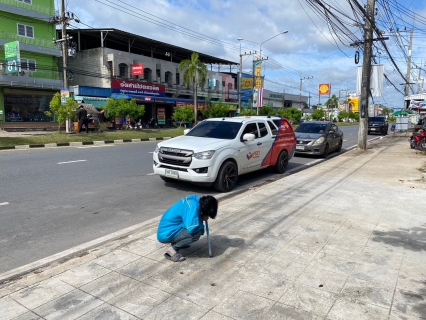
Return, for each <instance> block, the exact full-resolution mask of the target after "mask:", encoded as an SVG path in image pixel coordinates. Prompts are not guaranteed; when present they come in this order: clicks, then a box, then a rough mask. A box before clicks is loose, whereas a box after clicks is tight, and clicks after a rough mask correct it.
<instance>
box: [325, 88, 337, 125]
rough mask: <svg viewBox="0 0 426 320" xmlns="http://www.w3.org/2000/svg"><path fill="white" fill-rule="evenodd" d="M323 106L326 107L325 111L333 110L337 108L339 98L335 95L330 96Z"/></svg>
mask: <svg viewBox="0 0 426 320" xmlns="http://www.w3.org/2000/svg"><path fill="white" fill-rule="evenodd" d="M325 105H326V106H327V109H330V108H331V109H333V110H335V109H337V108H338V107H339V98H338V97H336V95H335V94H333V95H332V96H331V98H330V99H328V100H327V101H326V103H325ZM329 118H330V115H329ZM330 120H331V119H330Z"/></svg>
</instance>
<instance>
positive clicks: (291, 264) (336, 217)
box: [0, 136, 426, 320]
mask: <svg viewBox="0 0 426 320" xmlns="http://www.w3.org/2000/svg"><path fill="white" fill-rule="evenodd" d="M425 160H426V158H425V156H424V155H423V154H421V153H420V152H419V151H416V150H411V149H410V148H409V145H408V142H407V137H405V136H402V137H399V136H396V137H394V136H388V137H386V138H384V139H381V140H377V141H374V143H372V144H370V145H369V150H368V151H367V152H360V151H357V150H353V151H350V152H347V153H345V154H343V155H341V156H339V157H335V158H332V159H330V160H328V161H325V162H323V163H320V164H318V165H316V166H314V167H312V168H309V169H307V170H304V171H301V172H298V173H295V174H293V175H290V176H287V177H285V178H284V179H280V180H278V181H275V182H272V183H270V184H268V185H265V186H263V187H260V188H258V189H253V190H250V191H248V192H246V193H244V194H240V195H237V196H235V197H232V198H225V199H224V200H223V201H221V202H220V207H219V214H218V218H217V219H216V220H214V221H211V222H210V223H209V225H210V231H211V238H212V244H213V255H214V257H213V258H209V257H208V250H207V245H206V239H205V237H202V238H201V239H200V241H198V242H196V243H194V244H193V245H192V246H191V248H189V250H186V251H185V252H184V255H185V256H187V260H186V261H185V262H182V263H173V262H170V261H168V260H165V259H164V257H163V254H164V252H165V250H166V248H165V247H164V246H163V245H161V244H159V243H158V242H157V241H156V224H157V222H158V219H159V218H157V219H154V220H151V221H150V222H149V223H147V224H146V225H145V227H143V228H140V229H138V230H135V231H134V232H133V233H131V234H130V235H129V236H127V237H123V238H121V239H118V240H115V241H111V242H108V243H107V244H104V245H101V246H99V247H96V248H94V249H91V250H87V251H86V252H84V253H82V254H79V256H76V257H73V258H71V259H69V260H67V261H63V262H61V263H57V264H55V265H50V266H48V267H45V268H42V269H38V270H36V271H35V272H32V273H30V274H27V275H25V276H22V277H17V278H16V279H12V280H10V281H9V282H6V283H3V284H2V285H0V319H61V320H62V319H77V318H78V319H203V320H211V319H426V254H425V253H426V214H425V212H424V211H425V205H426V200H425V195H426V189H425V188H426V183H425V180H424V175H423V169H421V168H425V167H424V165H425ZM21 270H22V269H21ZM11 274H13V271H12V272H11V273H8V276H9V277H10V276H11ZM2 277H3V279H4V275H0V279H2Z"/></svg>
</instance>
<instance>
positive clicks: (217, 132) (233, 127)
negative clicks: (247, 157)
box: [186, 121, 241, 140]
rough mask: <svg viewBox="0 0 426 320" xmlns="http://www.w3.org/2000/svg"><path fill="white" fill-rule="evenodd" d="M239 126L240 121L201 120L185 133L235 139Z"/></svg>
mask: <svg viewBox="0 0 426 320" xmlns="http://www.w3.org/2000/svg"><path fill="white" fill-rule="evenodd" d="M240 128H241V123H240V122H227V121H203V122H201V123H199V124H198V125H197V126H196V127H195V128H193V129H192V130H191V131H189V132H188V133H187V134H186V135H187V136H192V137H205V138H214V139H225V140H232V139H235V137H236V136H237V134H238V131H240Z"/></svg>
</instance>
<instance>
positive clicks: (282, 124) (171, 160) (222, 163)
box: [153, 116, 296, 192]
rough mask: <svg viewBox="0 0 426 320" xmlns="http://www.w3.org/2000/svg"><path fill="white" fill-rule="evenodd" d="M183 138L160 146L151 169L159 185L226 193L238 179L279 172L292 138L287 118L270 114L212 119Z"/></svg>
mask: <svg viewBox="0 0 426 320" xmlns="http://www.w3.org/2000/svg"><path fill="white" fill-rule="evenodd" d="M187 130H188V131H189V132H186V134H185V135H184V136H180V137H176V138H173V139H169V140H166V141H163V142H160V143H159V144H158V145H157V148H156V149H155V152H154V154H153V161H154V164H153V169H154V172H155V173H156V174H157V175H159V176H160V178H161V179H163V180H164V181H173V180H182V181H189V182H193V183H197V184H204V185H213V187H214V188H215V189H216V190H218V191H220V192H228V191H231V190H232V189H233V188H234V187H235V184H236V182H237V180H238V176H240V175H242V174H245V173H248V172H252V171H255V170H259V169H262V168H267V167H272V168H273V170H274V171H275V172H277V173H281V174H282V173H284V172H285V171H286V169H287V165H288V161H289V160H290V159H291V158H292V156H293V154H294V149H295V145H296V137H295V135H294V131H293V128H292V126H291V125H290V123H289V122H288V120H287V119H284V118H279V117H270V116H253V117H233V118H211V119H207V120H204V121H202V122H200V123H199V124H198V125H197V126H196V127H194V128H192V129H191V130H189V129H187Z"/></svg>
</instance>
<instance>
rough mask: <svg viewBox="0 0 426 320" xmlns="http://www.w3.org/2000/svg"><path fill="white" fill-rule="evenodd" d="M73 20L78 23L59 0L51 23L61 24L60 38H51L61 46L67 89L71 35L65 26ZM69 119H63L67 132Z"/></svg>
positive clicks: (63, 73) (63, 1)
mask: <svg viewBox="0 0 426 320" xmlns="http://www.w3.org/2000/svg"><path fill="white" fill-rule="evenodd" d="M71 20H75V21H76V22H77V23H80V20H79V19H76V18H74V13H70V12H65V0H61V15H60V16H55V17H53V19H52V20H51V22H50V23H51V24H55V25H57V24H60V25H61V35H62V39H58V40H55V39H53V42H54V43H61V47H62V75H63V82H64V85H63V88H64V89H68V74H67V68H68V41H70V40H71V39H72V37H69V36H67V26H68V24H69V21H71ZM70 127H71V125H70V120H69V119H67V120H66V121H65V130H66V132H67V133H70V132H71V130H70Z"/></svg>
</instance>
